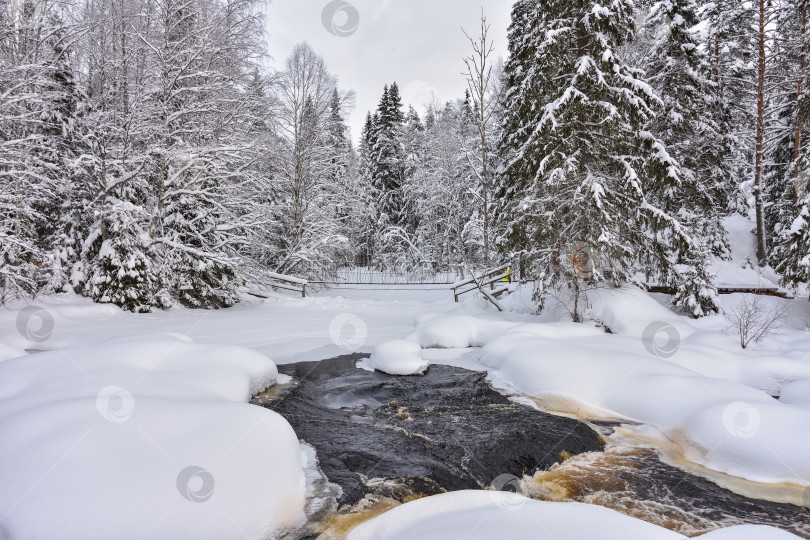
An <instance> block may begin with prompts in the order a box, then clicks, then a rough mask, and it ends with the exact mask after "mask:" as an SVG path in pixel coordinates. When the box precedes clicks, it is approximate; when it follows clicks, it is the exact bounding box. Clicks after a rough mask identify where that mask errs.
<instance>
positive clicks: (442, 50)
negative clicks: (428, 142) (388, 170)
mask: <svg viewBox="0 0 810 540" xmlns="http://www.w3.org/2000/svg"><path fill="white" fill-rule="evenodd" d="M338 1H343V4H336V3H334V2H335V0H332V1H330V0H271V4H270V7H269V8H268V11H267V15H268V17H267V18H268V21H267V34H268V41H269V50H270V54H271V55H272V57H273V62H272V63H273V65H274V66H275V67H276V68H278V69H283V67H284V61H285V60H286V58H287V55H288V54H289V53H290V51H291V50H292V48H293V47H294V46H295V44H296V43H299V42H301V41H306V42H308V43H309V44H310V45H311V46H312V48H313V49H314V50H315V51H316V52H317V53H318V54H320V55H321V56H323V57H324V59H325V60H326V63H327V65H328V66H329V69H330V71H332V73H333V74H335V75H336V76H337V77H338V79H339V84H340V87H341V88H342V89H353V90H354V91H355V92H356V94H357V99H356V105H355V110H354V111H353V112H352V113H351V115H350V116H349V118H348V120H349V124H350V125H351V127H352V137H353V138H354V139H355V140H357V138H358V137H359V135H360V130H361V129H362V126H363V121H364V119H365V116H366V111H368V110H373V109H374V108H376V106H377V102H378V101H379V98H380V94H381V93H382V88H383V85H384V84H389V83H391V82H392V81H396V82H397V84H399V87H400V90H401V92H402V96H403V101H404V102H405V104H406V107H407V104H408V103H413V105H414V106H415V107H416V109H417V110H418V111H419V112H420V114H421V113H422V111H423V106H422V104H423V103H424V102H426V101H428V100H429V99H430V96H431V94H434V93H435V94H436V95H437V97H438V98H439V100H440V101H441V102H444V101H446V100H449V99H454V98H456V97H461V96H462V95H463V94H464V89H465V87H466V83H465V81H464V77H463V76H462V72H463V71H464V65H463V63H462V58H463V57H464V56H466V55H468V54H469V53H470V45H469V42H468V41H467V38H465V37H464V34H463V33H462V32H461V28H462V27H463V28H464V29H465V30H467V32H468V33H469V34H470V35H471V36H474V35H477V34H478V28H479V17H480V11H481V7H482V6H483V8H484V13H485V14H486V16H487V18H488V20H489V23H490V36H491V38H492V40H493V41H494V44H495V51H496V53H497V55H498V56H502V57H504V58H505V57H506V53H507V43H506V30H507V27H508V26H509V21H510V18H509V16H510V10H511V6H512V4H513V0H478V1H476V0H345V1H344V0H338ZM327 7H331V8H332V11H333V12H335V13H334V17H333V18H331V19H329V17H327V19H328V20H333V21H334V24H335V26H334V27H332V30H333V31H334V32H337V33H341V32H343V33H346V34H350V35H346V36H340V35H334V34H333V33H331V32H330V31H329V30H328V29H327V27H326V26H324V23H323V21H322V15H323V13H324V8H327ZM336 8H338V9H337V11H335V10H336ZM355 15H356V21H355V20H354V17H355ZM355 22H356V23H357V24H356V29H354V23H355ZM341 29H343V30H341ZM353 29H354V31H353V32H352V30H353Z"/></svg>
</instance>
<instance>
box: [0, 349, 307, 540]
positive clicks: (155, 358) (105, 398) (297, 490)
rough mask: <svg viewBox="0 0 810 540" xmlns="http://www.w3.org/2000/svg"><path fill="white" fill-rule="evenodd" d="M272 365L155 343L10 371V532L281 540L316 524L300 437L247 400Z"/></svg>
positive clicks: (235, 353)
mask: <svg viewBox="0 0 810 540" xmlns="http://www.w3.org/2000/svg"><path fill="white" fill-rule="evenodd" d="M276 375H277V370H276V367H275V364H273V362H272V361H270V360H269V359H268V358H266V357H265V356H263V355H261V354H259V353H256V352H254V351H251V350H249V349H244V348H241V347H233V346H209V345H199V344H195V343H191V342H190V340H189V339H187V338H182V337H179V336H168V335H163V336H152V337H142V338H131V339H126V340H116V341H110V342H106V343H103V344H100V345H96V346H89V347H83V348H74V349H64V350H59V351H53V352H44V353H39V354H33V355H30V356H26V357H22V358H16V359H12V360H7V361H5V362H2V363H0V433H1V434H2V440H3V444H2V445H0V478H2V479H3V489H1V490H0V516H3V519H2V523H0V536H2V537H4V538H5V537H12V538H65V539H82V540H91V539H107V538H120V537H122V535H124V536H127V537H134V538H141V537H154V538H181V537H194V538H200V539H204V538H211V539H221V538H237V537H238V538H243V537H244V538H276V537H278V536H280V535H281V534H282V533H284V532H285V531H288V530H290V529H291V528H293V527H296V526H298V525H300V524H301V522H302V521H303V520H304V519H305V516H304V512H303V508H304V496H305V492H306V487H305V477H304V472H303V468H302V463H301V452H300V448H299V444H298V438H297V437H296V435H295V433H294V431H293V430H292V428H291V427H290V425H289V424H288V423H287V421H286V420H284V418H282V417H281V416H279V415H278V414H276V413H274V412H271V411H269V410H267V409H264V408H261V407H256V406H253V405H249V404H247V403H245V401H247V400H248V399H249V398H250V396H251V395H252V394H254V393H256V392H258V391H259V390H261V389H263V388H265V387H267V386H268V385H271V384H273V383H274V382H275V379H276Z"/></svg>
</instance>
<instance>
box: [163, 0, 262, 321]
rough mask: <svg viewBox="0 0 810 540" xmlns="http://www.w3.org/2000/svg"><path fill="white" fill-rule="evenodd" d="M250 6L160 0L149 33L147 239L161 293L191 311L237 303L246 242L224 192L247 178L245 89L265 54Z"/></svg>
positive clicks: (239, 0)
mask: <svg viewBox="0 0 810 540" xmlns="http://www.w3.org/2000/svg"><path fill="white" fill-rule="evenodd" d="M255 8H256V3H255V1H254V0H235V1H229V2H220V1H217V0H163V1H161V2H160V3H159V4H158V10H157V13H156V19H155V29H154V31H153V32H152V33H151V34H149V35H148V42H149V47H148V48H149V50H150V51H151V52H152V53H153V54H154V60H155V62H154V69H155V72H154V74H153V77H154V79H153V80H154V83H155V93H156V97H157V98H158V104H159V113H158V118H159V124H158V126H157V129H156V134H155V135H156V140H155V141H154V142H153V145H152V148H151V151H152V155H153V156H155V158H156V161H157V165H156V168H155V175H154V180H153V183H154V186H155V192H156V202H155V206H154V210H153V216H152V219H151V224H150V229H149V230H150V235H151V237H152V242H153V244H154V246H155V249H156V250H157V251H156V253H157V257H158V258H159V261H158V266H159V270H160V278H161V283H162V286H163V289H164V291H165V293H166V294H167V295H169V296H170V297H172V298H175V299H177V300H178V301H179V302H180V303H182V304H183V305H186V306H190V307H202V308H217V307H225V306H230V305H232V304H233V303H234V302H236V301H238V287H239V285H240V274H239V272H238V268H239V257H238V256H239V252H240V249H241V248H242V246H243V244H244V243H245V242H246V236H247V235H246V233H245V232H244V228H243V226H244V224H243V223H240V222H239V220H238V219H237V213H236V211H235V209H234V208H233V207H232V205H231V204H232V203H233V202H234V199H233V198H232V197H230V196H229V194H230V193H231V192H232V188H233V187H234V186H237V185H239V183H240V182H241V181H242V180H243V179H244V175H245V174H247V171H248V167H247V164H249V163H250V162H251V145H250V142H249V141H245V140H244V133H245V132H246V131H247V130H249V129H250V127H251V125H252V122H251V121H250V120H249V119H247V118H246V117H245V114H244V113H245V112H246V111H248V110H249V107H248V106H247V105H248V102H249V101H250V99H251V98H252V96H251V95H250V94H249V93H247V92H244V89H245V88H247V87H248V86H249V85H250V83H251V81H252V79H253V75H254V72H255V69H256V66H257V62H258V61H259V60H260V58H261V56H262V55H263V53H264V43H263V40H262V32H263V18H262V15H261V13H260V10H257V9H255Z"/></svg>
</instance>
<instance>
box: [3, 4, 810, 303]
mask: <svg viewBox="0 0 810 540" xmlns="http://www.w3.org/2000/svg"><path fill="white" fill-rule="evenodd" d="M0 8H1V9H0V304H2V303H4V302H6V301H8V300H11V299H16V298H25V297H31V296H34V295H36V294H40V293H49V292H59V291H70V290H72V291H75V292H77V293H80V294H82V295H85V296H87V297H89V298H92V299H93V300H95V301H97V302H108V303H114V304H116V305H119V306H121V307H123V308H125V309H128V310H131V311H138V312H143V311H149V310H151V309H154V308H165V307H170V306H172V305H174V304H177V303H179V304H181V305H184V306H189V307H202V308H212V307H226V306H230V305H232V304H234V303H235V302H237V301H238V300H239V297H240V291H241V290H242V289H243V287H245V286H253V285H256V284H260V283H262V280H263V276H264V275H265V274H266V272H281V273H288V274H293V275H296V276H300V277H306V278H314V279H329V278H330V277H331V276H332V275H333V274H334V272H335V271H336V270H337V269H338V268H339V267H342V266H367V267H371V268H378V269H379V268H384V269H397V268H408V269H414V268H421V269H424V270H425V271H436V272H438V271H445V270H456V271H461V270H462V269H470V268H481V267H483V266H488V265H491V264H494V263H495V262H499V261H501V260H509V261H513V262H514V263H516V265H518V263H519V265H518V266H519V267H520V271H521V274H522V275H523V276H524V277H529V278H533V279H536V287H535V292H536V298H537V300H538V302H539V303H540V305H541V306H542V305H543V302H544V301H545V299H546V297H547V295H548V294H549V293H553V292H554V291H555V290H559V289H560V288H565V289H567V290H574V291H575V292H577V293H578V292H579V291H580V289H581V288H586V287H589V286H596V285H598V284H611V285H618V284H622V283H636V284H638V285H640V286H642V287H644V286H646V285H648V284H653V283H654V284H660V285H668V286H671V287H673V288H674V289H675V290H676V291H677V294H676V295H675V297H674V304H675V305H676V306H677V307H678V308H680V309H682V310H684V311H686V312H688V313H690V314H692V315H693V316H702V315H705V314H708V313H712V312H715V311H717V309H718V306H717V302H716V288H715V285H714V283H713V281H714V278H713V276H712V275H711V272H710V268H709V263H710V260H712V258H727V257H728V256H729V245H728V238H727V232H726V231H725V229H724V227H723V218H724V217H726V216H728V215H730V214H733V213H735V212H736V213H742V214H746V215H747V214H748V213H749V211H750V212H751V214H752V215H754V216H755V218H756V219H755V222H756V238H757V253H756V254H755V257H754V260H752V264H754V265H757V264H758V265H760V266H764V265H771V266H772V267H773V268H774V269H776V270H777V271H778V272H779V273H780V274H781V275H782V276H783V278H784V284H785V285H786V286H791V287H797V286H799V285H801V284H804V283H807V282H808V281H810V197H809V195H808V192H809V190H808V181H809V180H810V175H809V174H808V172H807V171H808V163H807V160H808V152H807V148H806V144H805V141H806V140H807V131H808V126H809V125H810V124H808V118H810V99H808V95H807V93H806V88H807V86H808V83H810V81H807V72H808V69H807V66H806V64H807V53H808V44H810V41H809V40H808V38H807V16H808V13H807V11H808V5H807V2H806V1H805V0H753V1H751V2H739V1H728V0H717V1H716V2H711V3H702V4H700V3H696V2H694V1H691V0H665V1H662V2H648V1H642V2H639V3H636V4H634V3H633V2H631V1H630V0H617V1H616V2H612V3H611V4H610V5H608V6H603V5H601V4H599V3H597V2H593V1H589V0H582V1H580V2H570V1H568V0H544V1H542V2H541V1H539V0H518V1H517V2H516V3H515V4H514V6H513V11H512V23H511V26H510V28H509V56H508V58H507V59H505V60H504V61H501V60H500V59H498V58H495V56H494V54H493V48H492V43H491V40H490V38H489V36H488V30H489V27H488V24H487V22H486V19H485V18H484V17H482V20H481V26H480V28H475V29H467V30H468V35H467V37H468V39H469V43H470V54H469V56H468V57H467V58H465V59H464V61H465V65H466V70H465V73H463V74H459V77H466V81H467V86H468V90H467V92H466V94H465V95H464V96H459V98H458V99H456V100H451V101H448V102H445V103H439V102H436V101H435V100H434V102H433V103H430V104H425V105H423V104H410V105H409V104H404V103H403V102H402V97H401V95H400V91H399V86H398V85H397V83H396V82H395V81H391V83H390V84H388V85H386V86H385V87H384V88H382V89H381V90H382V95H381V98H380V101H379V105H378V107H377V108H376V110H374V111H369V113H368V115H367V117H366V122H365V125H364V128H363V131H362V133H360V134H355V135H356V136H357V139H358V140H357V141H353V138H354V137H355V135H353V134H351V133H350V130H349V129H348V126H347V123H346V116H347V113H348V112H349V111H350V110H351V108H352V106H353V101H354V95H353V92H352V91H351V90H347V89H343V88H340V87H339V85H338V82H337V80H338V79H337V77H336V76H335V75H334V74H332V73H331V72H330V70H329V67H328V66H327V65H326V63H325V62H324V60H323V58H322V57H320V56H319V55H318V54H317V52H316V51H314V50H312V48H311V47H310V46H308V45H307V44H305V43H302V44H300V45H298V46H297V47H295V49H294V50H293V51H292V53H291V54H290V56H289V58H287V59H286V62H285V64H284V67H283V68H282V69H279V70H274V69H271V68H269V67H268V65H269V63H268V62H267V58H268V57H267V49H266V40H265V35H264V17H265V15H264V5H263V3H261V2H258V1H256V0H74V1H68V2H63V3H54V2H49V1H47V0H15V1H9V0H4V1H2V3H0ZM580 251H582V252H583V253H585V254H586V255H587V258H588V259H589V260H590V261H591V264H592V265H593V272H589V273H588V276H587V280H583V279H582V277H583V276H582V267H581V265H580V264H573V265H572V264H571V261H572V260H575V261H576V260H579V261H581V260H582V257H581V256H579V252H580ZM572 253H573V254H574V256H573V257H572ZM594 262H597V264H593V263H594Z"/></svg>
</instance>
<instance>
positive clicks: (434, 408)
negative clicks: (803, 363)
mask: <svg viewBox="0 0 810 540" xmlns="http://www.w3.org/2000/svg"><path fill="white" fill-rule="evenodd" d="M364 357H365V355H359V354H355V355H346V356H341V357H337V358H333V359H329V360H323V361H319V362H302V363H297V364H287V365H281V366H279V372H281V373H284V374H287V375H290V376H292V377H293V381H292V382H291V383H289V384H285V385H279V386H276V387H273V388H271V389H270V391H269V392H268V393H265V394H261V395H259V396H256V397H255V398H254V400H253V403H255V404H257V405H260V406H263V407H266V408H268V409H271V410H274V411H276V412H277V413H279V414H281V415H282V416H283V417H285V418H286V419H287V420H288V421H289V422H290V424H291V425H292V427H293V428H294V429H295V432H296V433H297V434H298V437H299V439H301V441H302V442H305V443H307V444H309V445H311V446H312V447H313V448H314V449H315V452H316V453H317V458H318V462H319V467H320V470H321V472H322V474H323V475H325V479H322V480H321V481H320V482H318V483H317V485H316V487H315V490H316V493H315V494H314V496H313V499H317V503H316V504H310V505H309V507H308V516H309V518H310V522H309V524H308V525H307V527H306V530H304V531H301V532H300V534H297V535H296V536H295V538H296V539H309V538H312V539H314V538H318V537H319V536H320V537H321V539H322V540H325V539H333V538H334V539H339V538H342V537H343V536H344V535H345V534H346V532H348V531H349V530H350V529H351V528H352V527H354V526H356V525H357V524H359V523H361V522H363V521H365V520H367V519H370V518H372V517H374V516H376V515H378V514H380V513H382V512H384V511H386V510H388V509H390V508H393V507H394V506H396V505H398V504H401V503H403V502H407V501H410V500H413V499H416V498H419V497H424V496H428V495H434V494H438V493H443V492H446V491H454V490H461V489H504V490H510V491H518V492H521V493H523V494H524V495H526V496H529V497H532V498H534V499H538V500H550V501H578V502H586V503H590V504H597V505H601V506H605V507H608V508H612V509H614V510H617V511H619V512H622V513H624V514H628V515H631V516H633V517H636V518H639V519H642V520H645V521H648V522H651V523H655V524H657V525H660V526H662V527H666V528H668V529H671V530H674V531H677V532H679V533H681V534H684V535H686V536H696V535H699V534H702V533H704V532H707V531H710V530H713V529H716V528H719V527H727V526H731V525H739V524H744V523H751V524H763V525H772V526H775V527H779V528H781V529H784V530H786V531H790V532H792V533H793V534H796V535H798V536H800V537H802V538H807V539H810V509H808V508H805V507H801V506H794V505H790V504H780V503H774V502H769V501H765V500H760V499H755V498H749V497H745V496H742V495H738V494H736V493H733V492H731V491H729V490H727V489H724V488H722V487H720V486H718V485H717V484H715V483H713V482H712V481H710V480H707V479H705V478H702V477H700V476H695V475H693V474H690V473H688V472H686V471H685V470H681V469H680V468H677V467H674V466H671V465H667V464H665V463H664V462H663V461H662V460H661V458H660V456H659V451H658V450H656V449H655V448H652V447H645V446H639V445H628V444H625V443H623V442H616V440H615V437H613V435H614V429H615V428H616V427H617V424H611V423H606V422H585V421H580V420H577V419H572V418H567V417H564V416H560V415H555V414H550V413H547V412H543V411H540V410H537V409H535V408H533V407H531V406H528V405H525V404H522V403H519V402H515V401H513V400H511V399H510V396H507V395H504V394H502V393H500V392H498V391H497V390H495V389H493V388H492V387H491V386H490V385H489V383H488V382H487V381H486V373H483V372H476V371H469V370H466V369H462V368H458V367H450V366H442V365H433V366H431V367H430V368H429V369H428V371H427V372H426V373H425V375H421V376H392V375H387V374H384V373H379V372H371V371H367V370H364V369H360V368H357V367H356V366H355V365H356V363H357V361H358V360H360V359H362V358H364ZM327 480H328V481H327Z"/></svg>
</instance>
